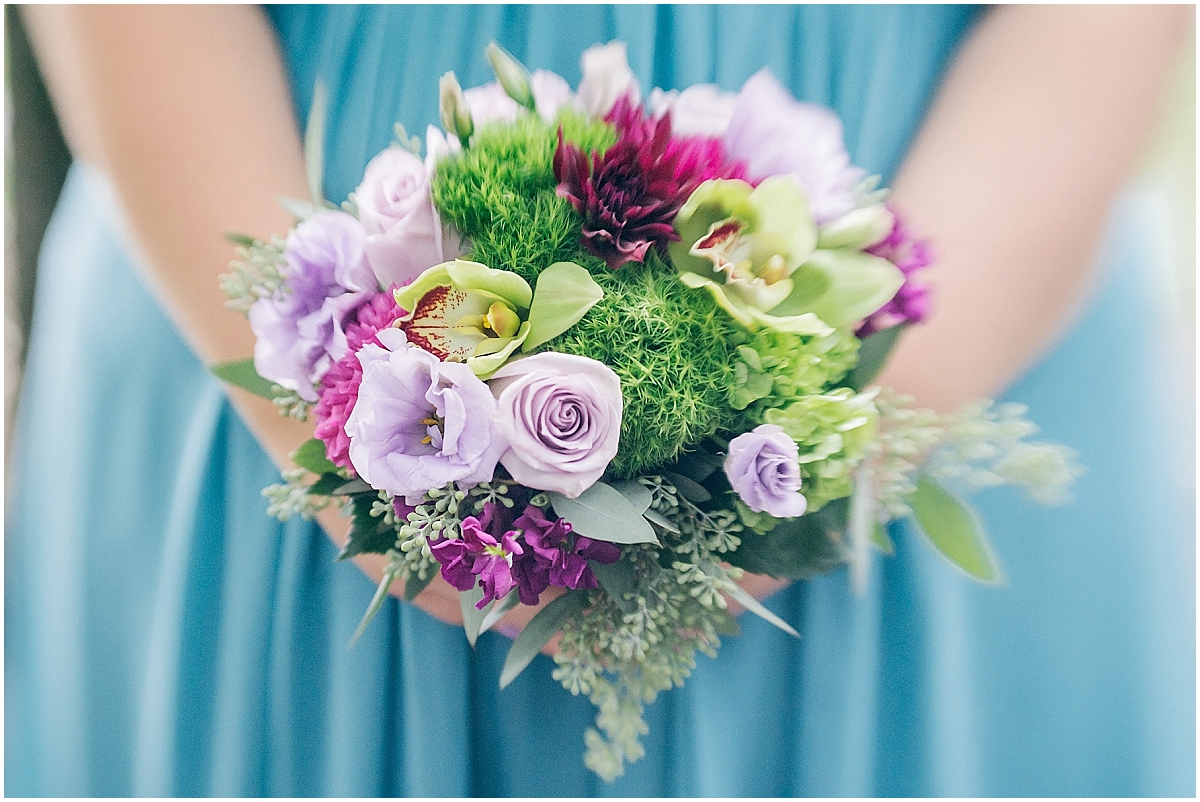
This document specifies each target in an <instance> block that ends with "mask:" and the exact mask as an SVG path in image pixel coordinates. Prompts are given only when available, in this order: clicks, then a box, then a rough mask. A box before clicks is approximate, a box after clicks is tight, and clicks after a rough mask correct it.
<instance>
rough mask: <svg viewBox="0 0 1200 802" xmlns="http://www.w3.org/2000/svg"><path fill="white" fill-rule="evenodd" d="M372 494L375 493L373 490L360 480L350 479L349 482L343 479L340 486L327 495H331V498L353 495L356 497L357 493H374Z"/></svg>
mask: <svg viewBox="0 0 1200 802" xmlns="http://www.w3.org/2000/svg"><path fill="white" fill-rule="evenodd" d="M374 492H375V488H373V487H371V486H370V485H369V484H367V483H366V482H364V481H363V480H362V479H351V480H349V481H346V480H345V479H343V480H342V483H341V484H340V485H338V486H337V487H336V488H334V490H333V492H332V493H330V494H329V495H331V496H354V495H358V494H359V493H374Z"/></svg>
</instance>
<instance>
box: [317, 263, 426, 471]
mask: <svg viewBox="0 0 1200 802" xmlns="http://www.w3.org/2000/svg"><path fill="white" fill-rule="evenodd" d="M393 289H394V287H393ZM402 314H404V310H403V309H401V308H400V307H399V306H397V305H396V301H395V299H394V298H393V297H392V293H391V292H381V293H379V294H377V295H374V296H372V297H371V300H369V301H368V302H367V303H366V304H364V305H362V306H360V307H359V308H358V310H357V317H356V318H355V319H354V321H353V322H352V323H350V324H349V325H347V326H346V342H347V345H348V346H349V347H348V350H347V351H346V353H345V355H344V356H342V358H341V359H339V360H338V361H337V362H335V363H333V366H332V367H330V368H329V371H328V372H327V373H326V374H325V377H324V378H323V379H322V380H321V400H320V401H319V402H318V403H317V406H316V409H315V410H313V412H314V414H315V415H316V418H317V428H316V432H315V433H314V434H315V437H316V438H317V439H318V440H320V441H321V442H322V443H324V444H325V456H327V457H328V458H329V461H330V462H332V463H333V464H334V465H336V466H338V467H339V468H347V469H349V470H350V471H351V472H353V471H354V468H353V467H352V466H351V465H350V438H349V437H347V436H346V419H347V418H349V417H350V412H351V411H352V410H353V409H354V402H355V401H357V400H358V385H359V384H360V383H361V382H362V365H361V364H360V363H359V361H358V357H357V355H356V354H357V352H358V349H359V348H361V347H362V346H363V344H364V343H368V342H375V335H376V334H377V333H378V332H379V331H380V330H381V329H386V328H388V327H389V326H391V325H392V323H393V322H394V321H395V320H396V319H397V318H399V317H400V316H401V315H402Z"/></svg>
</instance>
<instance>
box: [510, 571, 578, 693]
mask: <svg viewBox="0 0 1200 802" xmlns="http://www.w3.org/2000/svg"><path fill="white" fill-rule="evenodd" d="M587 604H588V594H587V592H586V591H583V590H572V591H569V592H567V593H565V594H563V595H562V596H559V597H558V598H557V599H555V600H554V601H552V602H550V603H549V604H547V605H546V606H545V607H543V608H542V609H541V611H540V612H539V613H538V614H537V615H535V616H534V617H533V620H532V621H530V622H529V625H528V626H526V627H525V628H524V629H523V630H521V634H520V635H518V636H517V639H516V640H515V641H513V645H512V648H510V649H509V650H508V657H507V658H505V660H504V669H503V670H502V671H501V672H500V688H501V689H504V688H507V687H508V686H509V684H510V683H511V682H512V681H513V680H514V679H516V678H517V675H519V674H520V673H521V672H522V671H524V670H525V666H527V665H529V664H530V663H531V662H533V658H535V657H537V656H538V653H539V652H540V651H541V650H542V647H543V646H545V645H546V644H547V643H549V642H550V639H551V638H553V637H554V634H555V633H556V632H558V631H559V630H560V629H562V628H563V625H564V624H566V623H567V621H568V620H569V619H570V618H571V617H572V616H575V615H578V614H579V613H582V612H583V610H584V608H585V607H587Z"/></svg>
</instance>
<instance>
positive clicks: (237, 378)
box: [209, 359, 275, 399]
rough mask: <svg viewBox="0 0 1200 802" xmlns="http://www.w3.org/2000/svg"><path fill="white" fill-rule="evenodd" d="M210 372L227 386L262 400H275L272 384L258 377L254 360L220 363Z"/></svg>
mask: <svg viewBox="0 0 1200 802" xmlns="http://www.w3.org/2000/svg"><path fill="white" fill-rule="evenodd" d="M209 371H210V372H211V373H212V374H213V375H214V376H216V377H217V378H218V379H220V380H221V381H223V382H225V383H226V384H232V385H233V386H234V387H240V388H242V389H243V390H245V391H246V392H249V393H254V394H255V395H257V396H261V397H262V398H267V399H273V398H274V397H275V393H273V392H272V391H271V388H272V387H273V386H274V385H273V384H272V383H271V382H269V381H267V380H266V379H264V378H263V377H262V376H259V375H258V371H256V370H255V369H254V360H253V359H237V360H234V361H233V362H220V363H218V364H216V365H213V366H212V367H210V368H209Z"/></svg>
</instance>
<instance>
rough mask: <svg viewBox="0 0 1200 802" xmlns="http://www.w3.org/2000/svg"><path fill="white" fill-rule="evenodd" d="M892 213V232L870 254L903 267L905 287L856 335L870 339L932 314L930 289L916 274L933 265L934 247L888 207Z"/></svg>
mask: <svg viewBox="0 0 1200 802" xmlns="http://www.w3.org/2000/svg"><path fill="white" fill-rule="evenodd" d="M888 210H889V211H891V213H892V217H893V219H894V221H895V222H894V223H893V224H892V230H891V232H890V233H889V234H888V235H887V236H886V237H885V238H884V239H883V240H881V241H880V242H877V243H876V244H874V245H872V246H871V247H870V248H867V249H866V252H867V253H869V254H872V255H873V256H878V257H881V258H883V259H887V260H888V261H889V262H891V263H892V264H894V265H895V266H896V267H898V268H900V272H901V273H903V274H904V284H902V285H901V286H900V289H899V291H897V292H896V295H895V296H894V297H893V298H892V300H890V301H888V302H887V303H886V304H884V306H883V308H881V309H880V310H879V311H878V312H875V313H874V314H873V315H871V316H870V317H869V318H867V319H866V320H865V321H863V324H862V325H861V326H859V328H858V331H856V332H855V334H857V335H858V336H859V337H866V336H868V335H871V334H874V333H875V332H877V331H880V330H881V329H889V328H891V327H892V326H899V325H900V324H901V323H920V322H921V321H922V320H924V319H925V316H926V315H927V314H929V288H928V287H927V286H925V285H924V284H919V283H917V281H916V273H917V271H919V270H921V269H922V268H925V267H928V266H929V265H930V264H932V263H933V261H934V253H933V248H932V247H931V246H930V245H929V243H928V242H927V241H925V240H921V239H916V238H914V237H913V236H912V232H911V231H909V229H908V227H907V226H906V225H904V222H903V221H902V220H901V219H900V215H899V214H898V213H897V212H896V210H895V209H893V208H892V207H891V206H888Z"/></svg>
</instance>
